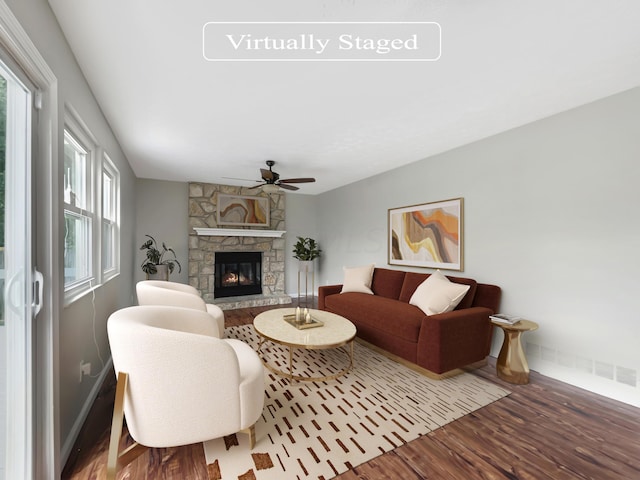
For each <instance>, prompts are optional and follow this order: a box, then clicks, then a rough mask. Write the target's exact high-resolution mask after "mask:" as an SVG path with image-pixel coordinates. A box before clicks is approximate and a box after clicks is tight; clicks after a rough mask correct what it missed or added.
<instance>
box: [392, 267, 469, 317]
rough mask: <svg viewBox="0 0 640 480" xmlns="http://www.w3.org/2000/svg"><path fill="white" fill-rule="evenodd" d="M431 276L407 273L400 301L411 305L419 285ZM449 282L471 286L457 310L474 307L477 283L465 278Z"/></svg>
mask: <svg viewBox="0 0 640 480" xmlns="http://www.w3.org/2000/svg"><path fill="white" fill-rule="evenodd" d="M429 275H430V274H428V273H416V272H407V273H406V275H405V276H404V282H403V283H402V291H401V292H400V297H399V298H398V300H400V301H401V302H405V303H409V300H411V296H412V295H413V292H415V291H416V288H418V285H420V284H421V283H422V282H424V281H425V280H426V279H427V278H428V277H429ZM447 278H448V279H449V280H451V281H452V282H455V283H461V284H463V285H469V287H470V288H469V291H468V292H467V294H466V295H465V296H464V297H463V299H462V301H461V302H460V303H459V304H458V306H457V307H456V308H455V310H462V309H463V308H471V306H472V305H473V297H474V296H475V294H476V288H477V286H478V284H477V282H476V281H475V280H473V279H471V278H464V277H447Z"/></svg>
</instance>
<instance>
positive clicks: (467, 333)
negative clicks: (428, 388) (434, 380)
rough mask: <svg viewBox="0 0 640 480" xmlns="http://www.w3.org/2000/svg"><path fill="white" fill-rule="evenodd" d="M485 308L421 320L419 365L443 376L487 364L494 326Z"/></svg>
mask: <svg viewBox="0 0 640 480" xmlns="http://www.w3.org/2000/svg"><path fill="white" fill-rule="evenodd" d="M491 314H493V311H492V310H490V309H488V308H485V307H471V308H465V309H462V310H454V311H452V312H447V313H441V314H438V315H427V316H425V317H424V319H423V320H422V325H421V327H420V335H419V338H418V352H417V363H418V365H421V366H423V367H425V368H427V369H428V370H431V371H433V372H435V373H444V372H447V371H449V370H453V369H456V368H460V367H462V366H464V365H469V364H471V363H475V362H478V361H480V360H484V359H485V358H486V356H487V355H489V350H490V348H491V334H492V331H493V330H492V325H491V321H490V320H489V315H491Z"/></svg>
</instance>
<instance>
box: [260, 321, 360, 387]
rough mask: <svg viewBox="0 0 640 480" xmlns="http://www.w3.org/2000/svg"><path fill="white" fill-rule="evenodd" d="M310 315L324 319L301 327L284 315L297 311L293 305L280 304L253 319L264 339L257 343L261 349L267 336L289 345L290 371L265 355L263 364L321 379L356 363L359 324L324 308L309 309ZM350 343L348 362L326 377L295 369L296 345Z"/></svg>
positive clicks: (315, 347)
mask: <svg viewBox="0 0 640 480" xmlns="http://www.w3.org/2000/svg"><path fill="white" fill-rule="evenodd" d="M309 313H310V314H311V316H312V317H313V318H314V319H316V320H319V321H320V322H322V323H323V324H324V325H322V326H321V327H315V328H307V329H298V328H296V327H295V326H293V325H291V324H290V323H288V322H287V321H286V320H284V318H283V317H284V315H295V309H294V308H277V309H274V310H267V311H266V312H262V313H260V314H259V315H257V316H256V317H255V318H254V319H253V328H255V330H256V332H257V333H258V335H260V337H262V338H261V340H260V344H259V345H258V353H260V349H261V348H262V345H263V344H264V342H265V341H266V340H268V341H271V342H274V343H277V344H279V345H283V346H285V347H288V348H289V372H288V373H287V372H283V371H282V370H279V369H278V368H276V367H274V366H272V365H269V364H268V363H267V362H266V361H265V360H264V358H263V359H262V361H263V363H264V365H265V366H266V367H267V368H268V369H269V370H271V371H272V372H273V373H275V374H277V375H282V376H284V377H287V378H289V379H290V380H294V379H295V380H302V381H307V382H319V381H327V380H334V379H336V378H338V377H340V376H342V375H344V374H345V373H347V372H348V371H349V370H351V368H352V367H353V340H354V338H355V336H356V326H355V325H354V324H353V323H351V322H350V321H349V320H347V319H346V318H344V317H341V316H340V315H336V314H335V313H330V312H325V311H322V310H309ZM347 344H348V345H349V363H348V365H347V366H346V367H345V368H344V369H342V370H341V371H339V372H338V373H336V374H334V375H329V376H326V377H306V376H301V375H294V373H293V350H294V349H296V348H299V349H306V350H326V349H330V348H340V347H343V346H345V345H347Z"/></svg>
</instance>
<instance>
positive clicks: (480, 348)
mask: <svg viewBox="0 0 640 480" xmlns="http://www.w3.org/2000/svg"><path fill="white" fill-rule="evenodd" d="M429 275H430V274H428V273H416V272H404V271H400V270H390V269H386V268H375V269H374V272H373V277H372V280H371V290H372V291H373V295H370V294H367V293H358V292H348V293H340V292H341V290H342V285H327V286H321V287H319V288H318V308H319V309H321V310H326V311H329V312H333V313H337V314H338V315H342V316H343V317H345V318H348V319H349V320H351V321H352V322H353V323H354V324H355V326H356V328H357V330H358V333H357V336H358V337H359V338H361V339H362V340H364V341H366V342H368V343H370V344H372V345H375V346H377V347H379V348H381V349H383V350H385V351H387V352H389V353H391V354H393V355H396V356H398V357H400V358H402V359H404V360H407V361H409V362H411V363H414V364H416V365H418V366H420V367H422V368H425V369H427V370H429V371H430V372H432V373H434V374H437V375H440V374H446V373H448V372H450V371H452V370H455V369H457V368H460V367H464V366H466V365H470V364H473V363H476V362H479V361H482V360H485V359H486V357H487V355H488V354H489V349H490V346H491V335H492V325H491V322H490V320H489V315H491V314H493V313H495V312H497V311H498V307H499V304H500V297H501V289H500V287H498V286H496V285H489V284H483V283H477V282H476V281H475V280H473V279H470V278H462V277H449V276H447V278H448V279H449V280H450V281H451V282H454V283H460V284H464V285H469V290H468V291H467V293H466V295H465V296H464V297H463V298H462V300H461V301H460V303H459V304H458V306H457V307H456V308H455V310H453V311H451V312H447V313H439V314H436V315H427V314H425V313H424V312H423V311H422V310H421V309H420V308H418V307H416V306H414V305H410V304H409V300H410V298H411V296H412V295H413V293H414V291H415V290H416V288H417V287H418V286H419V285H420V284H421V283H422V282H423V281H424V280H426V279H427V277H429Z"/></svg>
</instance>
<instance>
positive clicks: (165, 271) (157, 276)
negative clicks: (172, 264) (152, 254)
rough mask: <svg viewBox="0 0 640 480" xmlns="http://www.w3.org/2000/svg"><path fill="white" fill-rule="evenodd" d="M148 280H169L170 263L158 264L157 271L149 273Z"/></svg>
mask: <svg viewBox="0 0 640 480" xmlns="http://www.w3.org/2000/svg"><path fill="white" fill-rule="evenodd" d="M147 280H164V281H169V265H156V273H147Z"/></svg>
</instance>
